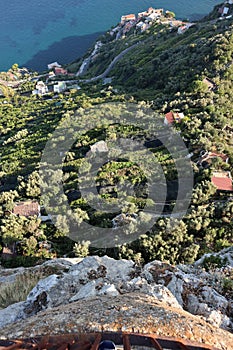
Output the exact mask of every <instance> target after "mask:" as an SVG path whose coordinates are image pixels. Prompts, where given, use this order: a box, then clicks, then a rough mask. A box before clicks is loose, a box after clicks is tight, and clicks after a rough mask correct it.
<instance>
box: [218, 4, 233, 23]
mask: <svg viewBox="0 0 233 350" xmlns="http://www.w3.org/2000/svg"><path fill="white" fill-rule="evenodd" d="M231 5H233V0H226V1H225V2H224V3H223V4H222V5H221V6H220V7H219V9H218V12H219V14H220V16H221V18H222V19H223V18H224V17H225V18H226V19H229V18H231V17H232V15H231V14H229V11H230V9H231Z"/></svg>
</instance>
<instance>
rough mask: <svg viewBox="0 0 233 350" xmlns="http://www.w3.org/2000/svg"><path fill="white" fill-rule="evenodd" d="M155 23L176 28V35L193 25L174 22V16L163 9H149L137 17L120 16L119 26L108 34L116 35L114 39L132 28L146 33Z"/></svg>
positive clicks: (129, 15)
mask: <svg viewBox="0 0 233 350" xmlns="http://www.w3.org/2000/svg"><path fill="white" fill-rule="evenodd" d="M155 22H158V23H163V24H169V25H170V26H171V27H177V28H178V34H183V33H184V32H185V31H186V30H187V29H188V28H190V27H191V26H193V25H194V23H188V22H183V21H179V20H176V19H175V18H174V14H173V13H172V12H170V11H164V9H162V8H159V9H155V8H153V7H149V8H148V10H146V11H143V12H139V13H138V14H137V16H136V15H135V14H132V13H131V14H127V15H123V16H121V21H120V23H119V25H118V26H117V27H115V28H113V29H112V30H111V31H110V34H111V35H112V36H113V35H116V39H119V38H121V37H123V36H124V35H125V34H126V33H127V32H129V31H130V30H131V29H132V28H134V29H135V30H140V31H141V32H144V31H146V30H147V29H149V28H150V27H151V25H152V24H153V23H155Z"/></svg>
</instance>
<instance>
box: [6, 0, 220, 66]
mask: <svg viewBox="0 0 233 350" xmlns="http://www.w3.org/2000/svg"><path fill="white" fill-rule="evenodd" d="M219 2H220V0H195V1H194V0H56V1H55V0H49V1H48V0H30V1H28V0H8V1H6V0H0V13H1V19H0V48H1V49H0V50H1V51H0V52H1V54H0V71H1V70H6V69H8V68H9V67H10V66H11V65H12V64H13V63H16V62H17V63H19V64H20V65H26V66H28V67H29V68H33V69H37V70H43V69H45V68H46V65H47V63H50V62H51V61H55V60H57V61H59V62H60V63H68V62H70V61H72V60H74V59H75V58H77V57H78V56H80V55H82V54H83V53H84V52H85V51H86V49H87V48H88V47H90V45H91V44H92V43H93V42H94V40H96V38H97V37H98V36H99V34H100V33H101V32H103V31H105V30H107V29H108V28H110V27H111V26H113V25H115V24H116V23H117V22H118V21H119V19H120V17H121V15H122V14H127V13H137V12H139V11H143V10H145V9H147V8H148V7H150V6H152V7H159V8H164V9H169V10H171V11H174V12H175V13H176V17H177V18H190V19H192V18H193V16H194V17H199V16H203V15H205V14H207V13H208V12H209V11H210V10H211V9H212V8H213V6H214V5H216V4H218V3H219Z"/></svg>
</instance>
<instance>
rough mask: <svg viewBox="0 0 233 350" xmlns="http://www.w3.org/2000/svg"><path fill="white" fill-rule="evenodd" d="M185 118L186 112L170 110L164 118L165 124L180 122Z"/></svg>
mask: <svg viewBox="0 0 233 350" xmlns="http://www.w3.org/2000/svg"><path fill="white" fill-rule="evenodd" d="M183 118H184V114H183V113H178V112H172V111H170V112H168V113H167V114H165V118H164V124H165V125H170V124H173V123H175V122H176V123H180V122H181V120H182V119H183Z"/></svg>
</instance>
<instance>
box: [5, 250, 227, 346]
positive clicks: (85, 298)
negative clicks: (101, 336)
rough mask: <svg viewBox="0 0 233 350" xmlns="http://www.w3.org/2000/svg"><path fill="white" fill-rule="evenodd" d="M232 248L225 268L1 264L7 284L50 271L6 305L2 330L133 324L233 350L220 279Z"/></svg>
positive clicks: (105, 262) (99, 262)
mask: <svg viewBox="0 0 233 350" xmlns="http://www.w3.org/2000/svg"><path fill="white" fill-rule="evenodd" d="M232 255H233V249H232V248H228V249H226V250H224V251H222V252H220V253H218V256H219V257H220V256H221V259H223V260H224V261H225V267H224V268H219V269H215V271H212V272H206V271H205V270H204V269H203V268H202V267H200V264H201V263H203V259H202V260H200V261H198V262H197V263H196V264H194V265H193V266H187V265H180V266H177V267H175V266H172V265H169V264H166V263H162V262H160V261H153V262H151V263H149V264H147V265H145V266H144V267H139V266H135V264H134V263H133V262H132V261H127V260H114V259H112V258H109V257H107V256H104V257H98V256H92V257H87V258H85V259H83V260H81V259H80V260H78V259H67V260H66V259H57V260H52V261H49V262H46V263H44V264H43V265H41V266H37V267H34V268H29V269H23V268H20V269H12V270H5V269H2V270H1V271H0V282H2V283H3V284H4V285H8V287H10V285H12V284H13V283H14V282H15V280H16V278H23V275H24V274H25V273H28V271H29V270H30V273H32V274H33V273H34V274H35V273H38V270H41V271H42V270H43V269H44V270H47V272H48V271H51V273H48V277H46V278H44V279H42V280H40V281H39V282H38V283H37V284H36V286H35V287H34V288H33V289H32V290H31V292H30V293H29V294H28V296H27V298H26V300H25V301H22V302H19V303H16V304H13V305H10V306H9V307H7V308H4V309H2V310H0V326H1V328H2V331H1V335H2V336H4V337H8V338H15V337H33V336H35V335H41V334H46V333H49V334H57V333H63V332H76V331H80V330H81V331H95V330H102V329H104V330H114V331H115V330H123V331H126V330H127V331H140V332H153V333H156V334H158V335H164V336H175V337H183V338H185V339H189V340H195V341H197V342H204V343H206V344H211V345H213V346H216V347H219V348H220V349H233V345H232V344H233V335H232V334H231V331H232V329H233V323H232V317H233V301H232V298H231V295H230V294H229V295H227V294H226V292H225V290H224V289H223V288H222V286H221V281H222V280H223V279H224V278H225V277H224V276H226V274H229V273H231V272H232V268H233V264H232ZM54 272H56V273H54ZM22 320H24V321H23V322H22ZM221 328H223V329H221Z"/></svg>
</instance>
